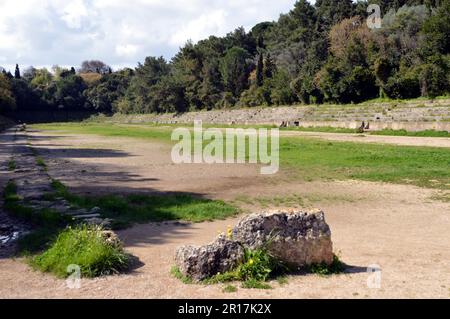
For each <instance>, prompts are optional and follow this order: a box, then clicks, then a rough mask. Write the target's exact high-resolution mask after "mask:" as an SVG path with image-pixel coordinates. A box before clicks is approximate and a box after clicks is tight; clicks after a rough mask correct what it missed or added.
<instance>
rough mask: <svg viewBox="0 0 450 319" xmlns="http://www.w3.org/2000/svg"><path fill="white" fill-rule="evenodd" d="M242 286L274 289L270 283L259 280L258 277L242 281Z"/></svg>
mask: <svg viewBox="0 0 450 319" xmlns="http://www.w3.org/2000/svg"><path fill="white" fill-rule="evenodd" d="M242 288H245V289H272V286H271V285H269V284H268V283H265V282H262V281H258V280H256V279H249V280H246V281H244V282H243V283H242Z"/></svg>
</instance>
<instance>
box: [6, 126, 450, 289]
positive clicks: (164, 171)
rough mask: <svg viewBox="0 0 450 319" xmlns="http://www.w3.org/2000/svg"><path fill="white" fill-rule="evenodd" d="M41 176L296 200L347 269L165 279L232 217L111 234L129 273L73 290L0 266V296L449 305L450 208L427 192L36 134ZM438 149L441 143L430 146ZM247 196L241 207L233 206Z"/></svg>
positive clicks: (89, 187)
mask: <svg viewBox="0 0 450 319" xmlns="http://www.w3.org/2000/svg"><path fill="white" fill-rule="evenodd" d="M30 140H31V142H32V144H33V145H36V146H38V149H39V153H40V155H41V156H42V157H43V158H44V159H45V161H46V163H47V165H48V168H49V173H50V175H51V176H53V177H54V178H57V179H59V180H61V181H62V182H63V183H65V184H66V185H68V186H69V187H70V188H71V189H72V190H73V191H75V192H80V193H88V192H91V193H94V192H95V193H109V192H113V193H116V192H117V193H123V192H188V193H194V194H197V195H202V196H205V197H208V198H215V199H224V200H228V201H236V203H238V204H241V205H242V206H243V208H244V209H245V210H246V211H255V210H256V211H257V210H260V209H261V208H260V207H257V205H256V204H255V202H256V201H252V200H249V198H250V199H251V198H258V197H259V198H261V197H264V198H270V197H274V196H279V197H283V196H291V195H294V194H295V195H297V196H300V197H301V198H303V199H304V202H303V203H302V204H303V205H306V206H307V207H317V208H321V209H323V210H324V211H325V213H326V218H327V221H328V223H329V224H330V226H331V230H332V239H333V243H334V249H335V252H336V253H338V254H339V255H340V257H341V259H342V260H343V261H344V262H345V263H346V264H348V265H349V266H350V267H349V268H348V271H347V273H346V274H342V275H335V276H331V277H320V276H316V275H307V276H290V277H289V278H288V283H287V284H285V285H280V284H279V283H278V282H273V283H271V285H272V286H273V289H271V290H247V289H243V288H240V287H239V284H236V286H237V287H238V291H237V292H236V293H224V292H223V291H222V289H223V287H224V285H214V286H203V285H185V284H183V283H181V282H180V281H179V280H177V279H175V278H173V277H172V276H171V275H170V273H169V272H170V269H171V267H172V266H173V264H174V261H173V257H174V252H175V249H176V248H177V247H178V246H180V245H184V244H205V243H208V242H210V241H212V240H213V239H214V237H215V236H216V235H217V232H218V231H225V229H226V228H227V227H228V226H233V225H234V224H235V223H236V222H237V220H238V217H236V218H234V219H230V220H226V221H216V222H208V223H200V224H179V223H160V224H157V223H150V224H145V225H138V226H135V227H133V228H131V229H128V230H125V231H121V232H119V236H120V237H121V239H122V240H123V241H124V243H125V247H126V249H127V250H128V251H129V252H130V253H132V254H133V255H135V256H136V257H138V258H139V261H140V265H139V267H137V268H136V269H135V270H134V271H132V272H130V273H128V274H123V275H119V276H112V277H105V278H98V279H93V280H88V279H83V280H82V282H81V288H80V289H69V288H68V287H67V285H66V282H65V280H60V279H56V278H54V277H53V276H52V275H43V274H41V273H38V272H35V271H33V270H32V269H30V268H29V267H28V266H27V265H26V264H25V263H24V261H23V260H21V259H11V258H4V259H0V282H1V285H0V297H1V298H18V297H26V298H44V297H46V298H449V297H450V263H449V261H450V244H449V243H450V232H449V231H448V230H449V229H450V204H449V203H445V202H442V201H439V200H435V199H433V197H434V196H435V195H436V193H437V191H436V190H428V189H422V188H417V187H413V186H405V185H391V184H382V183H370V182H361V181H336V182H310V183H305V182H301V181H296V180H294V179H292V178H291V177H290V176H287V175H285V174H284V173H279V174H278V175H276V176H271V177H263V176H261V175H259V169H258V167H257V166H251V165H228V166H227V165H203V164H198V165H174V164H172V163H171V161H170V148H169V146H168V145H165V144H160V143H156V142H149V141H147V140H140V139H130V138H116V137H110V138H105V137H97V136H91V135H68V134H63V133H61V132H58V133H56V134H55V133H52V134H50V133H48V132H35V133H33V134H32V136H31V138H30ZM437 143H440V142H437ZM242 198H246V200H242ZM369 265H379V266H380V268H381V270H382V273H381V288H379V289H370V288H368V285H367V280H368V278H369V274H368V273H367V267H368V266H369Z"/></svg>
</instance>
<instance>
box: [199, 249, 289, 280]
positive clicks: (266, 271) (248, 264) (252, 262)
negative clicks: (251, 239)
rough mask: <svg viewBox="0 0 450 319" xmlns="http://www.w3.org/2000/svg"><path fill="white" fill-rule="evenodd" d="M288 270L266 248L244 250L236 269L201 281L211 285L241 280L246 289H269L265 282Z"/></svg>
mask: <svg viewBox="0 0 450 319" xmlns="http://www.w3.org/2000/svg"><path fill="white" fill-rule="evenodd" d="M287 271H288V268H287V267H286V266H285V265H284V264H282V263H280V262H279V261H278V260H277V259H276V258H274V257H273V256H271V255H270V254H269V253H268V252H267V249H265V248H263V249H257V250H249V249H246V250H245V254H244V261H243V262H242V264H240V265H239V266H238V267H236V269H234V270H232V271H229V272H226V273H223V274H221V273H219V274H217V275H215V276H213V277H211V278H208V279H206V280H204V281H203V284H207V285H212V284H218V283H227V282H233V281H241V282H242V287H243V288H246V289H271V288H272V287H271V286H270V285H269V284H267V283H266V282H267V281H268V280H270V279H272V278H275V277H276V276H278V275H280V274H283V273H285V272H287Z"/></svg>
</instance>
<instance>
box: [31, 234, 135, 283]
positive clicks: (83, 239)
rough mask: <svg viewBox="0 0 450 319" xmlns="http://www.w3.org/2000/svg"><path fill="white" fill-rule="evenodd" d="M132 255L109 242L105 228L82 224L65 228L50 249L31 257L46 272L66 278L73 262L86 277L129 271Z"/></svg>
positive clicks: (35, 266) (35, 264) (37, 266)
mask: <svg viewBox="0 0 450 319" xmlns="http://www.w3.org/2000/svg"><path fill="white" fill-rule="evenodd" d="M129 260H130V257H129V255H127V254H126V253H125V252H124V251H123V249H122V247H118V246H115V245H112V244H110V243H107V242H106V240H105V239H104V238H103V237H102V234H101V229H99V228H93V227H87V226H80V227H76V228H68V229H65V230H64V231H62V232H61V233H60V234H59V235H58V237H57V239H56V240H55V242H54V243H53V244H52V245H51V247H50V248H49V249H47V250H46V251H45V252H43V253H42V254H40V255H37V256H35V257H33V258H32V259H31V260H30V263H31V265H32V266H33V267H34V268H36V269H38V270H41V271H43V272H49V273H53V274H55V275H56V276H58V277H61V278H65V277H67V276H68V275H70V274H69V273H68V271H67V269H68V266H69V265H77V266H79V267H80V271H81V276H82V277H89V278H92V277H98V276H105V275H111V274H116V273H119V272H121V271H123V270H126V269H127V268H128V265H129Z"/></svg>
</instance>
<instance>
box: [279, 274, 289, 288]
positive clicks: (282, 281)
mask: <svg viewBox="0 0 450 319" xmlns="http://www.w3.org/2000/svg"><path fill="white" fill-rule="evenodd" d="M277 282H278V284H279V285H280V286H284V285H287V284H288V283H289V281H288V278H287V277H286V276H279V277H278V278H277Z"/></svg>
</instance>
